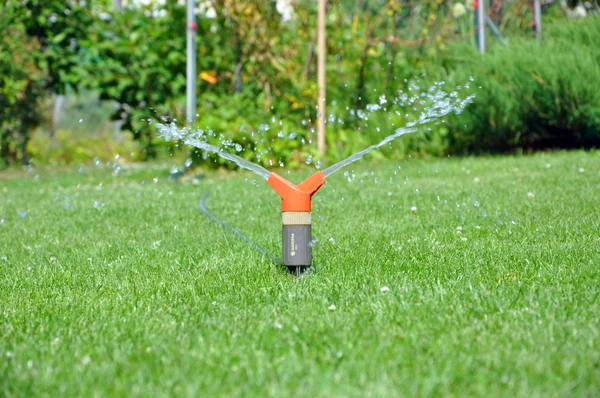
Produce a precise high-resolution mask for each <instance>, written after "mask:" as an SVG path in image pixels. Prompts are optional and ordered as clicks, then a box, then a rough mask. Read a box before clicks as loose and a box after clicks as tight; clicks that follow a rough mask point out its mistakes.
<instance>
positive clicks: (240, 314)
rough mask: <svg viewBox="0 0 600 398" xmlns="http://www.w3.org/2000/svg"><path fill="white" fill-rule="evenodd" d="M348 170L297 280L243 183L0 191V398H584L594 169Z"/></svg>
mask: <svg viewBox="0 0 600 398" xmlns="http://www.w3.org/2000/svg"><path fill="white" fill-rule="evenodd" d="M350 167H351V169H350V171H351V173H350V175H349V179H350V180H351V181H348V178H347V177H346V176H344V174H343V172H340V173H338V174H335V175H333V176H332V177H331V178H330V179H329V181H328V183H327V184H326V185H325V186H324V187H323V188H322V189H321V190H320V191H319V192H318V193H317V194H316V195H315V197H314V209H313V220H314V221H313V233H314V235H315V236H316V237H317V238H318V239H319V242H318V244H317V246H316V247H315V248H314V250H313V252H314V263H315V265H316V267H315V270H314V272H311V273H310V274H309V275H306V276H303V277H300V278H298V277H294V276H291V275H289V274H288V273H287V271H286V270H285V269H283V268H282V267H280V266H279V265H277V264H273V263H271V262H270V260H269V259H268V258H266V257H263V256H262V255H261V254H260V253H259V252H258V251H256V250H255V249H254V248H252V247H251V246H249V245H247V244H246V243H244V242H243V241H242V240H240V239H239V238H237V237H236V236H235V235H233V234H232V233H231V232H230V231H228V230H226V229H224V228H222V227H221V226H219V225H218V224H215V223H214V222H212V221H210V220H209V219H207V218H206V217H205V216H204V214H203V213H202V212H201V211H200V209H199V206H198V202H199V200H200V198H201V196H202V194H203V193H205V192H208V193H209V195H210V196H209V198H208V200H207V207H208V208H209V209H210V210H211V212H213V213H214V214H215V215H217V216H218V217H220V218H222V219H223V220H224V221H226V222H228V223H230V224H232V225H233V226H235V227H236V228H238V229H239V230H241V231H242V232H243V233H244V234H246V235H247V236H248V237H249V238H250V239H252V240H253V241H255V242H256V243H257V244H259V245H260V246H262V247H264V248H265V249H266V250H267V251H268V252H269V253H272V254H273V255H275V256H280V255H281V254H280V251H281V247H280V246H281V243H280V239H281V225H280V223H281V213H280V211H281V210H280V200H279V198H278V196H277V195H276V194H275V193H274V192H273V191H272V190H271V189H270V188H269V187H268V186H267V184H266V182H265V181H264V180H262V179H255V178H254V177H253V176H252V175H250V174H248V173H245V172H238V173H230V174H225V173H221V172H220V173H216V174H214V173H212V174H211V173H209V175H207V176H206V177H205V178H204V179H201V180H196V183H192V182H191V181H187V182H181V183H178V184H175V183H174V182H173V181H170V180H168V179H167V176H168V170H169V168H168V167H165V166H156V165H145V166H144V165H142V166H136V167H131V168H127V167H125V168H124V171H122V172H121V173H119V174H117V175H113V169H112V168H105V167H94V166H85V167H83V168H81V169H79V170H78V168H77V167H74V168H72V169H63V170H61V171H57V170H51V169H49V170H45V169H36V170H33V171H29V172H25V171H14V170H13V171H6V172H4V173H1V174H0V396H7V397H13V396H18V397H21V396H22V397H25V396H27V397H30V396H52V397H57V396H64V397H68V396H72V397H74V396H80V397H90V396H126V397H132V396H152V397H154V396H190V397H201V396H205V397H208V396H220V395H236V396H241V395H243V396H258V397H262V396H278V397H279V396H291V395H294V396H310V397H348V396H355V397H367V396H373V397H391V396H401V395H416V396H439V395H450V396H472V395H475V396H483V395H486V396H488V395H491V396H515V395H518V396H524V397H532V396H544V397H546V396H596V395H598V394H600V303H599V294H600V270H599V266H600V209H599V207H598V206H599V204H600V200H599V198H600V152H598V151H595V152H558V153H552V154H550V153H543V154H537V155H533V156H517V157H482V158H445V159H438V160H423V159H418V160H415V159H408V160H406V161H402V162H398V163H377V164H370V163H369V161H362V162H360V163H358V164H356V165H352V166H350ZM307 173H308V171H305V172H298V173H297V174H292V175H289V176H288V174H287V173H285V172H284V173H283V175H284V176H286V177H289V178H290V179H291V180H293V181H296V182H297V181H299V180H300V179H301V178H303V177H305V176H307V175H308V174H307ZM352 174H354V175H355V177H354V178H352ZM155 177H156V178H155Z"/></svg>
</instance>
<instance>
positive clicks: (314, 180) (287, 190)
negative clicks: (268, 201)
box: [267, 171, 325, 212]
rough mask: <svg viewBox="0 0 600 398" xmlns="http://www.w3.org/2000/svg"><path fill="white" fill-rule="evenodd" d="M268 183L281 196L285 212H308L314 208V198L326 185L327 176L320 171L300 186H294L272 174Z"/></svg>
mask: <svg viewBox="0 0 600 398" xmlns="http://www.w3.org/2000/svg"><path fill="white" fill-rule="evenodd" d="M267 183H268V184H269V185H270V186H271V188H273V189H274V190H275V192H277V193H278V194H279V196H281V199H282V204H281V206H282V210H283V211H284V212H308V211H311V208H312V202H311V198H312V196H313V195H314V194H315V192H317V190H318V189H319V188H321V186H323V184H325V176H324V175H323V173H322V172H320V171H319V172H318V173H316V174H313V175H312V176H310V177H308V178H307V179H306V180H304V181H302V182H301V183H300V184H298V185H294V184H292V183H291V182H289V181H288V180H286V179H285V178H283V177H281V176H279V175H277V174H275V173H271V175H270V176H269V179H268V180H267Z"/></svg>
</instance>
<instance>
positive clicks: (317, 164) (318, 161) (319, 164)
mask: <svg viewBox="0 0 600 398" xmlns="http://www.w3.org/2000/svg"><path fill="white" fill-rule="evenodd" d="M315 167H316V168H317V170H318V169H320V168H321V161H320V160H317V161H316V162H315Z"/></svg>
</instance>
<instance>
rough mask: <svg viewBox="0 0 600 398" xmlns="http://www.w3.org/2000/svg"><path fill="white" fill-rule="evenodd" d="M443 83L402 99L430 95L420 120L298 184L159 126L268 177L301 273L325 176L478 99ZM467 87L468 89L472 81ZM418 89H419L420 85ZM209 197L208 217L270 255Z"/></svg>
mask: <svg viewBox="0 0 600 398" xmlns="http://www.w3.org/2000/svg"><path fill="white" fill-rule="evenodd" d="M442 86H443V84H437V85H434V86H432V87H431V88H430V89H429V90H428V91H427V93H425V92H417V93H416V94H415V95H413V96H412V97H410V98H409V97H408V96H407V97H406V98H401V99H400V103H401V105H402V106H404V104H405V103H406V104H407V105H411V106H412V105H413V104H414V103H416V102H418V103H421V102H423V98H424V97H427V98H428V99H429V100H430V101H431V102H432V105H431V106H430V107H428V108H427V109H425V110H424V111H423V112H422V113H421V114H420V116H419V118H418V119H417V120H414V121H412V122H409V123H407V124H406V126H404V127H401V128H398V129H396V130H395V131H394V132H393V134H390V135H388V136H387V137H385V138H384V139H383V140H382V141H380V142H379V143H377V144H374V145H371V146H369V147H367V148H365V149H363V150H362V151H359V152H357V153H355V154H353V155H351V156H348V157H347V158H345V159H343V160H342V161H340V162H337V163H335V164H333V165H331V166H329V167H328V168H326V169H324V170H323V171H319V172H317V173H316V174H313V175H312V176H310V177H309V178H307V179H306V180H304V181H302V182H301V183H300V184H297V185H295V184H293V183H291V182H290V181H288V180H286V179H285V178H283V177H281V176H279V175H277V174H276V173H272V172H270V171H269V170H267V169H265V168H264V167H262V166H260V165H258V164H256V163H253V162H251V161H249V160H246V159H244V158H242V157H240V156H238V155H234V154H233V153H229V152H226V151H224V150H222V149H221V148H219V147H216V146H213V145H211V144H209V143H208V142H207V141H208V139H209V137H208V136H207V135H206V133H205V132H204V131H202V130H190V129H181V128H178V127H177V126H176V125H175V124H174V123H171V124H158V125H157V126H158V129H159V131H160V133H161V135H162V136H163V137H164V138H165V139H168V140H172V139H176V140H181V141H182V142H183V143H185V144H187V145H192V146H194V147H196V148H198V149H201V150H203V151H206V152H211V153H214V154H216V155H218V156H220V157H221V158H223V159H227V160H229V161H232V162H234V163H235V164H237V165H238V166H239V167H240V168H243V169H247V170H250V171H252V172H253V173H255V174H256V175H258V176H260V177H262V178H264V179H266V180H267V183H268V184H269V185H270V186H271V188H273V190H275V192H277V194H278V195H279V196H280V197H281V208H282V225H283V228H282V235H283V236H282V243H283V247H282V249H283V258H282V260H283V264H284V265H285V266H286V267H287V268H288V270H289V271H290V272H291V273H294V274H297V275H299V274H301V273H303V272H304V271H306V270H307V269H308V268H310V267H311V265H312V246H313V239H312V218H311V210H312V196H313V195H314V194H315V193H316V192H317V191H318V190H319V188H321V187H322V186H323V184H325V182H326V181H325V179H326V178H329V176H330V175H332V174H333V173H335V172H337V171H339V170H341V169H342V168H344V167H347V166H348V165H349V164H351V163H354V162H356V161H358V160H359V159H361V158H362V157H364V156H365V155H366V154H367V153H369V152H371V151H373V150H377V149H379V148H381V147H382V146H384V145H388V144H389V143H391V142H392V141H394V140H395V139H397V138H399V137H400V136H402V135H404V134H408V133H414V132H415V131H417V126H420V125H424V124H427V123H430V122H434V121H436V120H438V119H439V118H441V117H443V116H446V115H448V114H450V113H457V114H458V113H460V112H461V111H462V110H463V109H464V108H465V106H467V104H469V103H471V102H472V100H473V98H474V97H473V96H472V95H471V96H468V97H467V98H465V99H460V98H459V97H458V95H457V93H456V92H454V93H451V94H448V93H446V92H444V91H443V90H442ZM464 87H465V88H468V87H469V83H467V84H466V85H465V86H464ZM409 90H412V88H409ZM415 90H417V91H418V87H417V88H416V89H415ZM386 102H387V101H386ZM377 109H379V108H377ZM205 199H206V196H205V197H204V198H203V199H202V201H201V203H200V207H201V209H202V211H203V212H204V213H205V214H207V216H208V217H210V218H211V219H213V220H214V221H216V222H218V223H220V224H222V225H223V226H224V227H226V228H228V229H230V230H231V231H233V232H234V233H236V234H237V235H238V236H240V237H241V238H242V239H244V240H245V241H246V242H247V243H249V244H251V245H253V246H254V247H255V248H256V249H257V250H259V251H260V252H261V253H262V254H263V255H268V253H267V252H266V250H264V249H263V248H261V247H260V246H258V245H257V244H256V243H254V242H252V241H251V240H250V239H248V238H246V237H244V236H243V235H242V233H241V232H240V231H238V230H236V229H235V228H233V227H231V226H229V225H228V224H226V223H225V222H223V221H221V220H219V219H218V218H216V217H214V216H212V215H211V214H210V213H209V212H208V210H207V209H206V208H205V206H204V201H205ZM269 257H270V258H271V259H272V260H274V257H272V256H270V255H269Z"/></svg>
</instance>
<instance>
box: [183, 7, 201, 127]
mask: <svg viewBox="0 0 600 398" xmlns="http://www.w3.org/2000/svg"><path fill="white" fill-rule="evenodd" d="M195 3H196V1H195V0H187V75H186V92H187V107H186V113H187V122H188V124H191V123H194V122H195V121H196V28H197V27H198V25H197V24H196V19H195V17H194V10H195V9H196V4H195Z"/></svg>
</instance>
